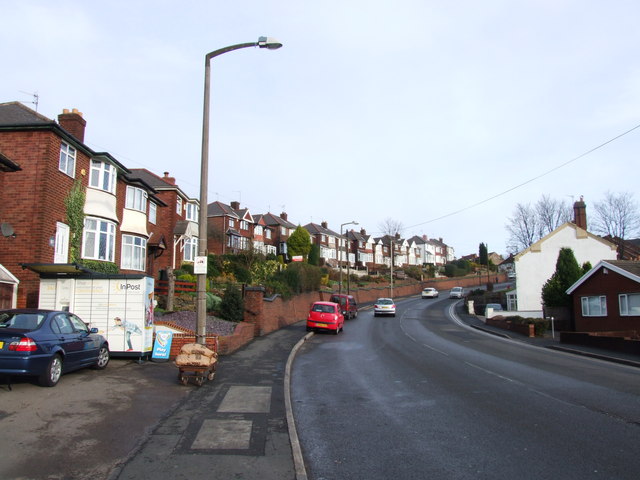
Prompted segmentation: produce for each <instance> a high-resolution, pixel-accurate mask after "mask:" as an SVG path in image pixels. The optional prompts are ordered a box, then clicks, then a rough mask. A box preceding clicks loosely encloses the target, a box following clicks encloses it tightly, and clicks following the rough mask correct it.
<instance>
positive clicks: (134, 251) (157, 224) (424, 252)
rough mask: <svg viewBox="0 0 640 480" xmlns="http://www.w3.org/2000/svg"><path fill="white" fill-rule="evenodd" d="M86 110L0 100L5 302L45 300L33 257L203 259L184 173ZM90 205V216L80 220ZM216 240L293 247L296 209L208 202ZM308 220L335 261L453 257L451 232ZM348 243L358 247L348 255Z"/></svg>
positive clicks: (145, 269) (135, 270)
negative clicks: (91, 133)
mask: <svg viewBox="0 0 640 480" xmlns="http://www.w3.org/2000/svg"><path fill="white" fill-rule="evenodd" d="M85 129H86V120H85V119H84V118H83V115H82V113H81V112H79V111H77V110H75V109H73V110H71V111H69V110H64V111H63V112H62V113H61V114H60V115H58V118H57V121H54V120H52V119H49V118H47V117H45V116H43V115H41V114H39V113H37V112H36V111H34V110H32V109H31V108H29V107H27V106H25V105H23V104H22V103H19V102H9V103H2V104H0V226H1V227H2V229H1V231H2V236H0V307H2V308H9V307H13V306H18V307H25V306H29V307H35V306H37V304H38V289H39V281H40V278H39V276H38V274H36V273H35V272H34V271H32V270H30V269H25V268H23V265H25V264H41V265H57V266H58V267H57V268H58V270H60V269H63V266H64V265H68V266H69V267H68V268H73V267H72V265H73V264H74V263H75V262H77V261H82V262H83V263H87V262H88V263H89V264H90V262H105V263H112V264H114V265H115V266H117V268H118V270H119V272H120V273H121V274H141V273H144V274H147V275H149V276H152V277H154V278H159V277H160V276H162V274H163V272H164V271H166V270H167V268H178V267H179V266H180V265H182V264H183V263H185V262H193V261H194V258H195V256H196V254H197V252H198V216H199V208H200V205H199V202H198V200H197V199H195V198H191V197H189V195H187V194H186V193H185V192H184V191H183V190H182V189H181V188H180V187H179V186H178V185H176V182H175V179H174V178H172V177H171V176H169V172H164V173H163V175H162V176H160V175H158V174H156V173H154V172H151V171H149V170H146V169H135V168H134V169H131V168H127V167H126V166H125V165H123V164H122V163H121V162H119V161H118V159H116V158H115V157H114V156H112V155H111V154H109V153H108V152H96V151H94V150H93V149H91V148H90V147H89V146H88V145H87V144H85V143H84V139H85ZM78 213H80V214H81V215H80V218H81V221H82V224H81V225H80V227H76V228H73V225H71V223H73V222H72V221H71V219H72V218H74V214H75V216H77V214H78ZM207 217H208V221H207V249H208V251H209V252H210V253H214V254H225V253H237V252H238V251H240V250H243V249H249V248H253V249H256V250H258V251H260V252H263V253H265V254H269V253H273V254H283V255H286V254H287V249H286V241H287V239H288V238H289V236H290V235H291V234H292V233H293V231H294V230H295V228H296V227H297V225H295V224H294V223H292V222H290V221H289V220H288V218H287V214H286V213H284V212H283V213H281V214H279V215H275V214H272V213H266V214H253V213H251V212H250V211H249V210H248V209H246V208H241V206H240V204H239V203H238V202H231V204H230V205H226V204H224V203H221V202H213V203H211V204H209V205H208V206H207ZM305 228H307V230H308V231H309V233H310V234H311V238H312V241H313V242H316V243H318V244H319V245H320V249H321V257H322V259H323V260H324V262H325V263H326V264H328V265H330V266H336V265H337V262H338V261H339V260H340V258H339V257H340V254H339V252H344V253H343V257H342V262H343V265H344V264H346V262H347V261H348V262H349V264H350V265H351V266H352V267H354V268H368V269H378V268H380V267H382V266H389V265H390V264H391V261H392V260H391V259H392V258H393V264H394V266H398V267H400V266H402V265H404V264H415V265H421V264H423V263H432V264H436V265H441V264H444V263H446V261H448V260H451V259H453V255H454V254H453V250H452V249H451V248H450V247H448V246H447V245H445V244H444V243H443V242H442V240H441V239H440V240H429V239H426V238H422V237H413V238H410V239H401V238H399V237H398V238H395V237H388V236H383V237H379V238H374V237H372V236H370V235H367V234H366V232H365V231H364V230H360V231H353V230H351V231H348V232H346V233H345V234H344V235H340V234H339V233H336V232H334V231H332V230H330V229H329V228H328V225H327V224H326V223H322V224H320V225H316V224H312V223H311V224H308V225H305ZM347 252H348V257H347Z"/></svg>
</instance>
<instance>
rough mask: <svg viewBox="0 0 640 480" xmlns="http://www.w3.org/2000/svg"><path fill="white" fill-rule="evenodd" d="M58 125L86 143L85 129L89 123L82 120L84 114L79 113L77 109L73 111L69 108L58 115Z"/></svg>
mask: <svg viewBox="0 0 640 480" xmlns="http://www.w3.org/2000/svg"><path fill="white" fill-rule="evenodd" d="M58 123H59V124H60V126H61V127H62V128H64V129H65V130H66V131H67V132H69V133H70V134H71V135H73V136H74V137H76V138H77V139H78V140H80V141H81V142H83V143H84V127H86V126H87V121H86V120H85V119H84V118H82V112H79V111H78V109H77V108H74V109H73V110H71V111H69V109H68V108H65V109H64V110H62V113H61V114H60V115H58Z"/></svg>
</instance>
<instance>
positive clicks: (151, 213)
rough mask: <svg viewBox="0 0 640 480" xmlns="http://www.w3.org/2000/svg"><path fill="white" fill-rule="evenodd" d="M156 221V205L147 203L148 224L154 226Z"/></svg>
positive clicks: (150, 202)
mask: <svg viewBox="0 0 640 480" xmlns="http://www.w3.org/2000/svg"><path fill="white" fill-rule="evenodd" d="M157 221H158V205H156V204H155V203H154V202H152V201H149V223H153V224H154V225H155V224H156V222H157Z"/></svg>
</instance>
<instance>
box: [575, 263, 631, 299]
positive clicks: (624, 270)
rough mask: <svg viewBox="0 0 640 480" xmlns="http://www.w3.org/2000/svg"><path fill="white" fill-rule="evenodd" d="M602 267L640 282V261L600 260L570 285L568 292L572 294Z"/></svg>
mask: <svg viewBox="0 0 640 480" xmlns="http://www.w3.org/2000/svg"><path fill="white" fill-rule="evenodd" d="M602 268H608V269H609V270H611V271H612V272H616V273H617V274H619V275H622V276H623V277H626V278H628V279H629V280H631V281H633V282H636V283H640V262H634V261H631V260H600V261H599V262H598V264H597V265H596V266H595V267H593V268H592V269H591V270H589V271H588V272H587V273H585V274H584V275H583V276H582V277H580V278H579V279H578V281H577V282H576V283H574V284H573V285H571V286H570V287H569V289H568V290H567V294H568V295H571V294H572V293H573V292H574V291H575V290H576V289H577V288H578V287H579V286H580V285H582V284H583V283H585V282H586V281H587V280H588V279H589V278H591V277H592V276H593V275H594V274H595V273H596V272H597V271H598V270H600V269H602Z"/></svg>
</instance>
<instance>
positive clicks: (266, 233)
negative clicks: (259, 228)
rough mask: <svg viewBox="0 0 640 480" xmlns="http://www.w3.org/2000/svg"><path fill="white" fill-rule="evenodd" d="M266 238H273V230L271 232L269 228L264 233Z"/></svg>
mask: <svg viewBox="0 0 640 480" xmlns="http://www.w3.org/2000/svg"><path fill="white" fill-rule="evenodd" d="M264 236H265V238H271V230H269V229H268V228H267V229H266V230H265V231H264Z"/></svg>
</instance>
